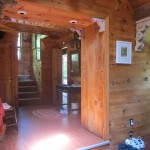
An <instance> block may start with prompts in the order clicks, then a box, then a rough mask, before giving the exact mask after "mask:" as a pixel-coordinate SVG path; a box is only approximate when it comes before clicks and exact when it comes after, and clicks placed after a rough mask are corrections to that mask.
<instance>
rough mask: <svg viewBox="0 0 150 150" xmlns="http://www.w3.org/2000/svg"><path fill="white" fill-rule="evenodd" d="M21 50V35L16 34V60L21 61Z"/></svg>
mask: <svg viewBox="0 0 150 150" xmlns="http://www.w3.org/2000/svg"><path fill="white" fill-rule="evenodd" d="M21 48H22V33H20V32H19V33H18V39H17V56H18V60H21Z"/></svg>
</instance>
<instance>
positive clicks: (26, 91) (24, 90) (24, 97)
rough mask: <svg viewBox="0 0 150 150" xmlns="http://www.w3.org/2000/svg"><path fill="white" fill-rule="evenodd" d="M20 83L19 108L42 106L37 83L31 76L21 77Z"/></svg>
mask: <svg viewBox="0 0 150 150" xmlns="http://www.w3.org/2000/svg"><path fill="white" fill-rule="evenodd" d="M18 78H19V80H18V81H19V82H18V99H19V106H30V105H37V104H40V95H39V91H38V88H37V84H36V81H34V80H32V79H31V78H30V76H23V75H20V76H19V77H18Z"/></svg>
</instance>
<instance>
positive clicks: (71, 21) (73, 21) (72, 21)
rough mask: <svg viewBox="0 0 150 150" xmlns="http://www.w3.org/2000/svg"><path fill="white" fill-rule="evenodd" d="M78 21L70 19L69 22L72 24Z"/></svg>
mask: <svg viewBox="0 0 150 150" xmlns="http://www.w3.org/2000/svg"><path fill="white" fill-rule="evenodd" d="M77 22H78V21H77V20H70V21H69V23H71V24H76V23H77Z"/></svg>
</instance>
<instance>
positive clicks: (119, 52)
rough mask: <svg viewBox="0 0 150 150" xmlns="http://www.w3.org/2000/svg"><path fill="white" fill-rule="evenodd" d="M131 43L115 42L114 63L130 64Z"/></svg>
mask: <svg viewBox="0 0 150 150" xmlns="http://www.w3.org/2000/svg"><path fill="white" fill-rule="evenodd" d="M131 59H132V42H126V41H116V63H117V64H131Z"/></svg>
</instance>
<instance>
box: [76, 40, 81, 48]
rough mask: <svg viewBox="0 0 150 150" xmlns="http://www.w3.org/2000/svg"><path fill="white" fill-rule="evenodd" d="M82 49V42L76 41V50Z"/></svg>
mask: <svg viewBox="0 0 150 150" xmlns="http://www.w3.org/2000/svg"><path fill="white" fill-rule="evenodd" d="M80 48H81V41H80V40H77V41H76V49H80Z"/></svg>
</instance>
